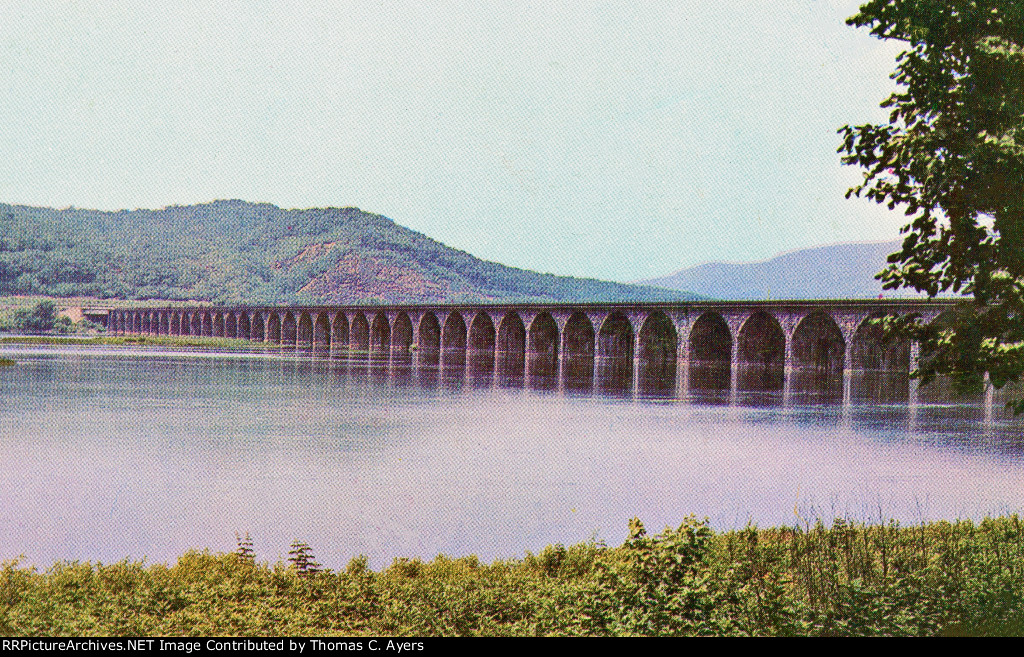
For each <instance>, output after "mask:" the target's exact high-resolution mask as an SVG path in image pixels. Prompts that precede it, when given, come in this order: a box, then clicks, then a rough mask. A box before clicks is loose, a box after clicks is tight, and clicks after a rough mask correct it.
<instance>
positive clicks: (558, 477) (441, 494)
mask: <svg viewBox="0 0 1024 657" xmlns="http://www.w3.org/2000/svg"><path fill="white" fill-rule="evenodd" d="M0 356H6V357H11V358H14V359H16V360H17V361H18V363H17V365H15V366H14V367H7V368H0V536H2V537H3V540H2V541H0V559H8V558H12V557H16V556H18V555H19V554H23V555H25V557H26V562H25V563H29V564H36V565H39V566H41V567H46V566H48V565H50V564H51V563H53V562H54V561H55V560H60V559H78V560H92V561H103V562H112V561H117V560H120V559H122V558H125V557H131V558H136V559H137V558H143V557H145V558H146V559H147V560H148V561H149V562H163V561H170V560H173V559H174V558H175V557H176V556H177V555H178V554H180V553H181V552H183V551H184V550H185V549H187V548H190V547H209V548H211V549H213V550H222V551H230V550H233V549H234V547H235V532H236V531H238V532H241V533H243V534H244V533H245V532H249V533H250V534H251V535H252V538H253V541H254V543H255V548H256V553H257V557H258V558H259V559H269V560H275V559H277V558H281V557H285V556H286V555H287V551H288V546H289V544H290V543H291V541H292V540H293V539H300V540H303V541H305V542H307V543H309V544H310V545H311V546H312V547H313V549H314V552H315V554H316V556H317V558H318V559H319V561H321V562H322V563H323V564H324V565H325V566H328V567H331V568H339V567H342V566H344V564H345V563H346V562H347V561H348V559H349V558H350V557H352V556H354V555H357V554H361V553H362V554H367V555H368V556H369V557H370V560H371V565H373V566H374V567H380V566H383V565H386V564H387V563H389V562H390V560H391V559H392V558H393V557H396V556H422V557H424V558H430V557H432V556H434V555H436V554H438V553H446V554H450V555H463V554H468V553H475V554H477V555H479V556H480V557H481V558H484V559H486V560H490V559H493V558H496V557H516V556H522V555H523V553H524V552H525V551H526V550H532V551H537V550H539V549H540V548H541V547H543V546H544V545H547V544H549V543H555V542H562V543H573V542H578V541H584V540H587V539H589V538H591V537H596V538H597V539H599V540H600V539H603V540H606V541H607V542H608V543H609V544H612V545H617V544H619V543H621V542H622V540H623V539H624V537H625V533H626V527H627V521H628V519H629V518H630V517H632V516H634V515H636V516H639V517H640V518H641V519H642V520H643V521H644V522H645V524H646V525H647V526H648V528H651V529H655V530H660V529H661V528H662V527H664V526H665V525H669V524H671V525H676V524H678V523H679V522H680V520H681V518H682V517H683V516H685V515H686V514H689V513H694V514H697V515H698V516H709V517H710V518H711V521H712V524H713V526H715V527H716V528H720V529H729V528H733V527H740V526H743V525H745V524H746V523H747V522H748V521H753V522H755V523H758V524H761V525H767V524H787V525H793V524H802V523H803V522H804V521H806V520H808V519H812V520H813V518H814V517H816V516H821V517H824V518H826V519H827V518H831V517H833V516H836V515H843V516H852V517H854V518H858V519H862V520H871V519H877V518H879V517H880V516H881V517H885V518H889V517H893V518H897V519H899V520H901V521H904V522H915V521H919V520H921V519H935V518H954V517H975V518H977V517H981V516H983V515H985V514H987V513H1001V512H1006V511H1017V510H1019V509H1021V508H1022V507H1024V503H1022V496H1024V428H1022V425H1021V423H1020V422H1015V421H1012V420H1009V419H1008V418H1005V417H1003V416H1002V414H1001V413H1000V412H998V411H996V412H992V411H986V410H985V408H984V406H983V405H979V404H977V403H974V404H969V403H962V404H949V403H946V404H938V403H921V404H916V405H909V406H908V405H907V404H906V403H904V402H902V401H900V402H898V403H893V404H882V403H875V402H870V401H866V400H864V399H863V398H864V397H865V395H864V394H855V395H853V397H854V398H855V399H860V401H859V402H858V403H854V404H848V405H846V406H843V405H842V404H841V403H838V404H837V403H835V402H834V401H831V402H828V403H820V402H821V401H822V400H821V399H820V398H817V397H813V396H812V397H799V396H798V397H797V398H796V400H795V401H793V400H791V399H787V400H782V399H781V395H778V394H768V395H747V396H740V397H738V398H732V399H730V398H729V397H728V395H724V396H722V395H719V396H717V397H712V398H704V399H699V398H692V397H691V398H687V399H673V398H672V395H671V394H669V395H664V394H663V395H662V396H661V397H657V398H644V397H643V396H639V395H635V394H632V393H629V392H628V391H627V392H623V391H612V392H610V393H608V392H601V390H602V388H601V387H600V386H593V390H587V389H586V388H587V386H584V390H583V391H575V392H566V391H564V390H562V391H559V390H558V387H557V386H545V385H541V384H538V385H536V386H532V385H527V386H525V387H524V386H523V385H522V382H521V381H495V380H493V379H492V378H491V377H473V376H470V377H462V376H459V377H456V378H452V377H447V376H438V375H437V373H436V372H409V371H397V372H395V371H388V370H386V369H383V370H382V369H380V368H374V367H367V366H349V365H345V364H343V363H340V362H337V361H331V360H317V359H311V358H308V357H301V356H280V355H243V356H239V355H230V354H197V353H188V352H177V353H175V352H167V351H163V352H160V351H139V350H134V351H127V350H112V349H102V348H60V349H57V348H53V349H50V348H12V347H5V348H2V349H0ZM538 388H539V389H538ZM869 388H870V386H869ZM891 397H892V395H886V394H881V395H880V396H878V397H876V398H880V399H887V398H891ZM897 397H899V395H897ZM922 398H924V399H927V398H928V397H927V396H924V397H922ZM829 399H832V400H834V399H835V397H834V396H832V397H829V396H826V397H825V400H826V401H827V400H829Z"/></svg>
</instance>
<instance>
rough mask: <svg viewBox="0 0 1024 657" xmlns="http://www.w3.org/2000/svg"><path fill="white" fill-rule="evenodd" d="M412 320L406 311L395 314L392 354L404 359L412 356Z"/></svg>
mask: <svg viewBox="0 0 1024 657" xmlns="http://www.w3.org/2000/svg"><path fill="white" fill-rule="evenodd" d="M412 340H413V338H412V321H411V320H410V319H409V315H408V314H406V313H405V311H399V313H398V314H397V315H395V322H394V328H393V329H392V330H391V356H392V358H397V359H400V360H402V361H408V360H410V358H411V357H412Z"/></svg>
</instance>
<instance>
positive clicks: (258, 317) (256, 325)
mask: <svg viewBox="0 0 1024 657" xmlns="http://www.w3.org/2000/svg"><path fill="white" fill-rule="evenodd" d="M249 339H250V340H252V341H253V342H263V341H265V340H266V339H267V331H266V324H264V322H263V313H261V312H259V311H256V312H254V313H253V314H252V318H251V319H250V320H249Z"/></svg>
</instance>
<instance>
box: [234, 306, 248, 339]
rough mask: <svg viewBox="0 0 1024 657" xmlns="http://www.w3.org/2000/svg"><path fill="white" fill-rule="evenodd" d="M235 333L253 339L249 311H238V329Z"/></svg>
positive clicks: (243, 337)
mask: <svg viewBox="0 0 1024 657" xmlns="http://www.w3.org/2000/svg"><path fill="white" fill-rule="evenodd" d="M235 335H237V336H238V337H240V338H242V339H243V340H250V339H252V322H251V321H250V320H249V313H247V312H245V311H244V310H243V311H242V312H240V313H238V331H237V333H236V334H235Z"/></svg>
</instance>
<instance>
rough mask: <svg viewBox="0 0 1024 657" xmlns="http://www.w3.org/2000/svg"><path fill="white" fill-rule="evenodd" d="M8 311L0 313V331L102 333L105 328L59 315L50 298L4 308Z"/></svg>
mask: <svg viewBox="0 0 1024 657" xmlns="http://www.w3.org/2000/svg"><path fill="white" fill-rule="evenodd" d="M5 310H8V312H5V313H3V314H2V315H0V332H5V331H17V332H20V333H51V332H52V333H57V334H58V335H68V334H71V333H80V334H94V333H102V332H104V331H105V330H106V329H105V328H104V327H103V326H102V325H100V324H96V323H95V322H91V321H89V320H87V319H83V320H81V321H79V322H78V323H75V322H72V321H71V318H70V317H68V316H66V315H59V314H58V312H57V304H55V303H54V302H53V301H52V300H49V299H44V300H42V301H38V302H37V303H35V304H34V305H31V306H29V305H20V306H18V307H15V308H13V309H5Z"/></svg>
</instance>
